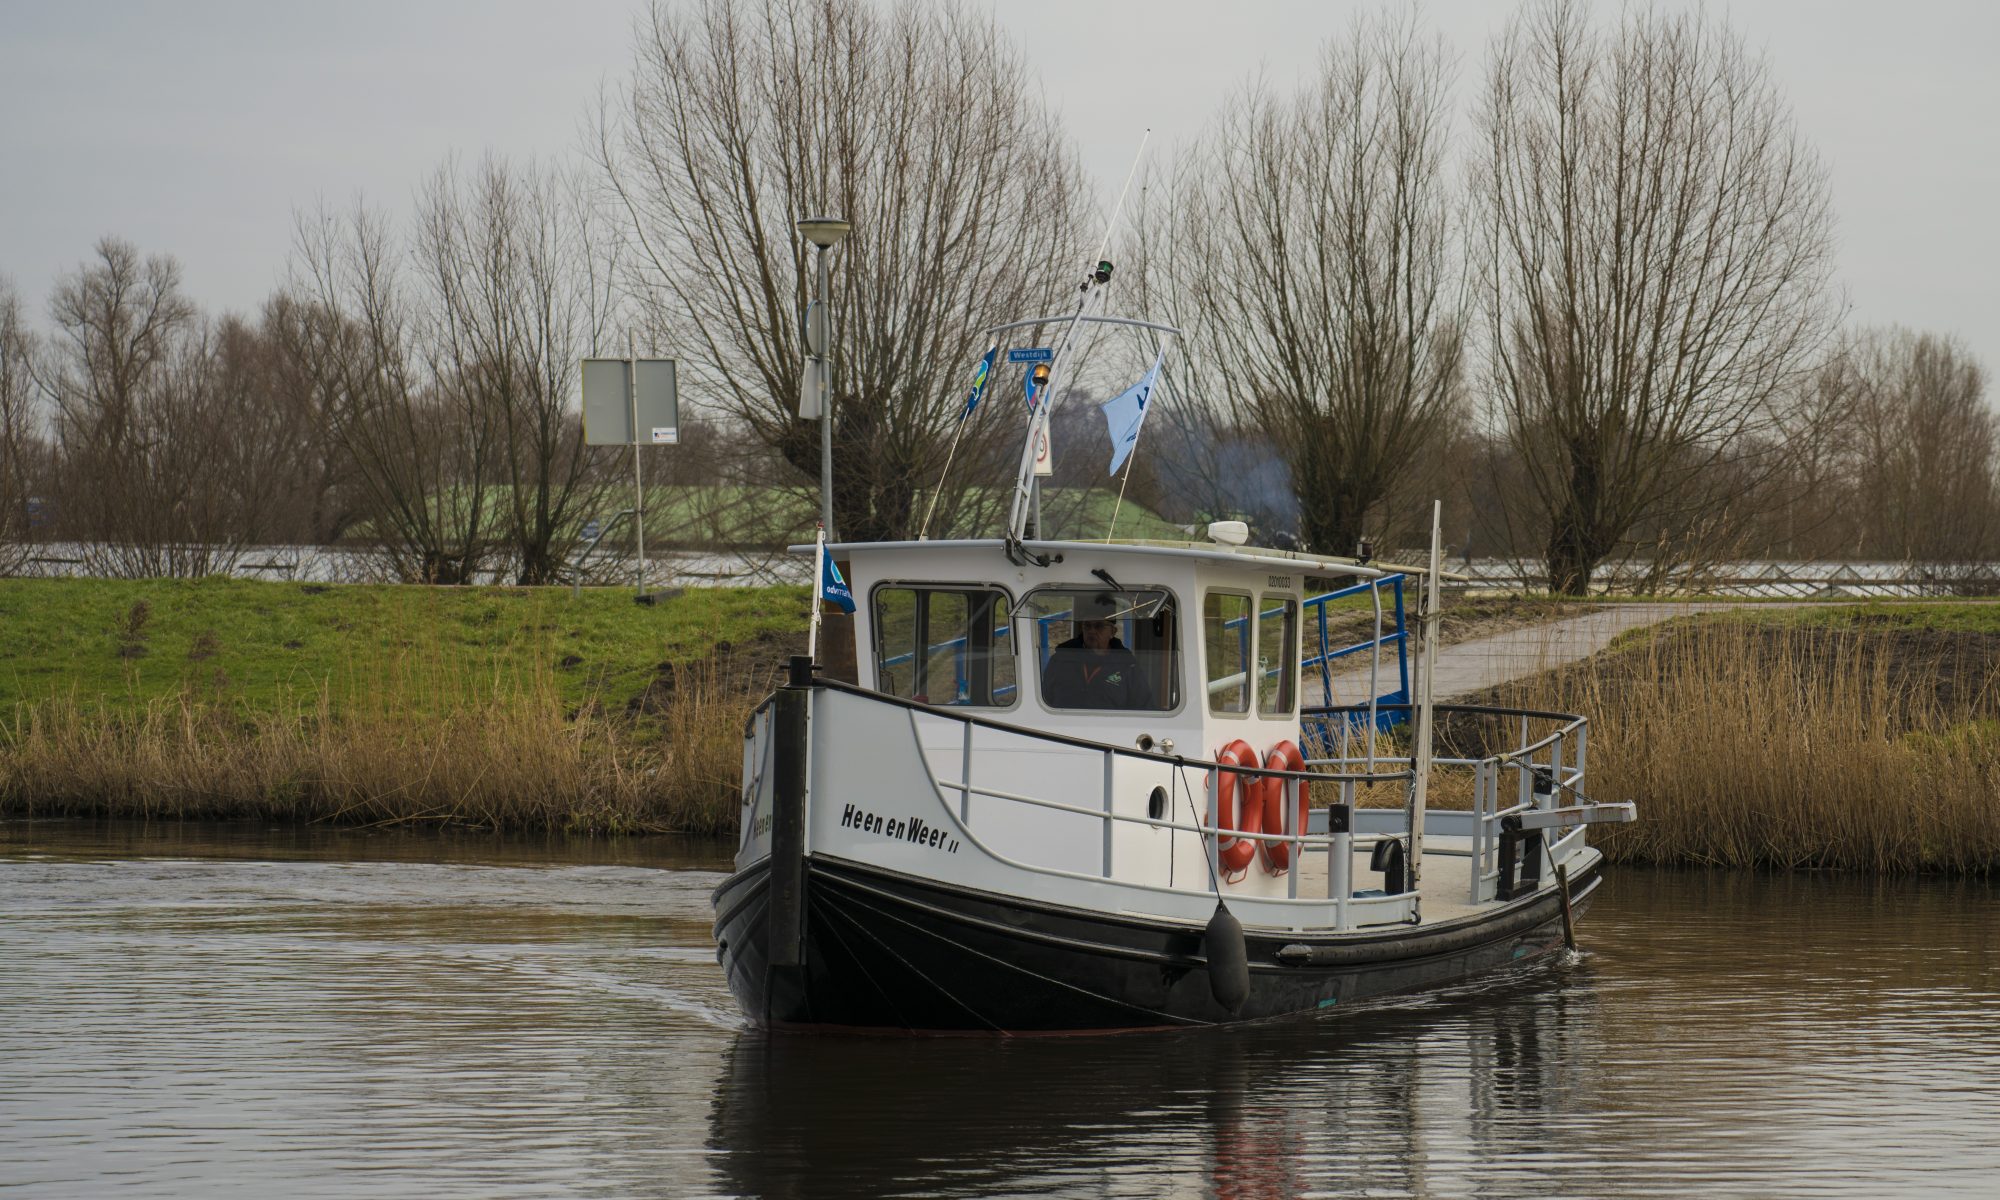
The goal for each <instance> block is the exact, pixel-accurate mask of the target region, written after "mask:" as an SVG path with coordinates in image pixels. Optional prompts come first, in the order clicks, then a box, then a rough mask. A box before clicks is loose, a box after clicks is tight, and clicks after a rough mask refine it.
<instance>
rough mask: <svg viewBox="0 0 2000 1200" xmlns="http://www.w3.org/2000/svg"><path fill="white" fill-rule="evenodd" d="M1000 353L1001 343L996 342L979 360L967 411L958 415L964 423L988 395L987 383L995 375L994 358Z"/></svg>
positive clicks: (973, 377) (967, 403)
mask: <svg viewBox="0 0 2000 1200" xmlns="http://www.w3.org/2000/svg"><path fill="white" fill-rule="evenodd" d="M998 353H1000V343H999V342H994V343H993V344H992V345H991V346H988V347H987V348H986V357H985V358H982V359H980V360H979V366H978V368H977V369H976V370H974V371H973V372H972V391H971V392H970V393H969V394H967V396H966V397H965V411H964V412H962V413H960V414H958V419H959V420H961V421H963V420H965V419H966V418H967V417H969V416H971V415H972V410H973V409H975V408H978V407H979V401H980V398H981V397H983V396H985V395H986V381H987V380H988V379H989V378H991V377H992V375H993V356H994V355H996V354H998Z"/></svg>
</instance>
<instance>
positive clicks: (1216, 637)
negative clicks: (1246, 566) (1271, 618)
mask: <svg viewBox="0 0 2000 1200" xmlns="http://www.w3.org/2000/svg"><path fill="white" fill-rule="evenodd" d="M1256 632H1257V631H1256V629H1255V627H1254V626H1252V624H1251V622H1250V597H1248V596H1239V595H1237V594H1236V593H1234V592H1210V593H1209V594H1208V595H1207V596H1206V597H1204V598H1203V599H1202V602H1201V636H1202V648H1203V649H1204V650H1206V651H1207V652H1208V653H1207V659H1208V711H1210V712H1212V713H1247V712H1249V711H1250V642H1251V639H1252V638H1253V637H1254V636H1255V635H1256Z"/></svg>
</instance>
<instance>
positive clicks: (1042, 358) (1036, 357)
mask: <svg viewBox="0 0 2000 1200" xmlns="http://www.w3.org/2000/svg"><path fill="white" fill-rule="evenodd" d="M1055 356H1056V352H1055V351H1054V350H1051V349H1049V348H1048V347H1047V346H1024V347H1022V348H1021V349H1019V350H1009V351H1008V352H1007V361H1008V362H1010V363H1016V362H1048V361H1049V360H1051V359H1053V358H1054V357H1055Z"/></svg>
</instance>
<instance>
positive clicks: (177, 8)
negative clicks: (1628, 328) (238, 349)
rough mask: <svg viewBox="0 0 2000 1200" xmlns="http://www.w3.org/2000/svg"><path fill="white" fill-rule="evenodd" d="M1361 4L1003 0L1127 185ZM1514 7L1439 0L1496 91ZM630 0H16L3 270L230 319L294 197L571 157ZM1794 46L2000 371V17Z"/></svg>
mask: <svg viewBox="0 0 2000 1200" xmlns="http://www.w3.org/2000/svg"><path fill="white" fill-rule="evenodd" d="M1357 7H1359V6H1358V5H1357V4H1355V3H1333V2H1318V3H1312V2H1305V0H1293V2H1270V3H1266V2H1262V0H1233V2H1231V3H1225V4H1216V3H1213V2H1212V0H1203V2H1199V3H1196V2H1192V0H1004V2H1000V3H996V4H994V5H993V10H994V12H995V13H996V14H997V16H998V18H999V20H1000V21H1001V23H1002V24H1003V25H1005V26H1006V27H1007V28H1008V29H1009V30H1011V31H1012V32H1013V33H1014V35H1015V36H1016V37H1017V38H1019V39H1021V40H1022V42H1023V43H1024V44H1025V45H1027V46H1028V47H1029V50H1030V52H1031V54H1032V56H1033V58H1034V60H1035V62H1036V64H1037V67H1038V69H1039V71H1040V74H1041V76H1042V80H1043V84H1044V87H1045V88H1046V90H1047V93H1048V95H1049V98H1050V99H1051V100H1052V101H1053V102H1054V103H1055V104H1056V105H1058V106H1059V107H1060V108H1061V109H1062V111H1063V113H1064V116H1065V118H1066V121H1067V124H1068V126H1069V129H1070V131H1071V133H1072V134H1073V135H1074V136H1075V137H1076V138H1077V140H1078V142H1079V144H1080V145H1081V147H1082V149H1083V153H1084V156H1085V162H1086V164H1087V165H1088V166H1089V168H1090V169H1091V170H1092V171H1093V172H1095V174H1096V176H1097V182H1098V185H1099V188H1100V190H1101V191H1103V192H1104V193H1105V194H1106V195H1107V197H1108V196H1110V195H1115V193H1116V191H1117V188H1118V186H1119V184H1120V183H1121V182H1122V181H1123V179H1124V176H1125V171H1126V169H1127V167H1128V166H1129V164H1130V160H1131V156H1132V152H1133V149H1134V148H1135V147H1136V145H1137V144H1138V140H1139V135H1140V131H1141V130H1142V129H1143V128H1144V127H1145V126H1147V125H1151V126H1152V127H1153V130H1154V151H1153V152H1154V153H1155V154H1167V153H1171V150H1172V146H1173V144H1174V143H1175V142H1176V141H1177V140H1180V139H1184V138H1187V137H1190V136H1192V135H1194V134H1196V133H1198V132H1199V130H1200V128H1201V126H1202V125H1203V123H1204V122H1205V121H1206V120H1207V119H1208V116H1209V114H1210V113H1211V112H1212V111H1213V109H1214V107H1215V105H1216V104H1217V103H1218V101H1219V100H1220V99H1221V98H1222V97H1223V96H1224V95H1225V94H1226V93H1227V92H1228V91H1229V90H1230V89H1232V88H1234V87H1237V86H1239V85H1240V84H1241V83H1242V82H1243V81H1244V80H1245V79H1246V78H1247V77H1248V76H1249V75H1250V74H1251V73H1252V72H1255V71H1258V70H1260V69H1261V70H1262V71H1263V72H1264V73H1265V74H1266V75H1267V76H1268V77H1269V78H1270V79H1272V80H1273V81H1274V82H1281V83H1282V82H1289V81H1291V80H1293V79H1295V78H1296V77H1297V76H1298V75H1299V74H1300V72H1302V71H1304V70H1307V69H1309V68H1310V66H1311V64H1312V62H1313V59H1314V57H1315V55H1316V54H1317V52H1318V47H1319V44H1320V43H1321V42H1322V41H1323V40H1324V39H1325V37H1326V36H1327V35H1328V34H1330V33H1333V32H1335V31H1337V30H1339V29H1341V28H1344V26H1345V23H1346V21H1347V20H1348V18H1349V16H1350V15H1351V14H1352V13H1353V12H1354V11H1356V9H1357ZM1511 9H1512V5H1511V4H1507V3H1485V2H1475V0H1450V2H1445V0H1433V2H1432V3H1429V4H1427V5H1426V6H1425V13H1426V16H1427V19H1428V21H1429V23H1430V24H1432V25H1433V26H1435V27H1436V28H1437V29H1439V30H1440V31H1442V32H1443V33H1444V34H1445V35H1446V36H1447V37H1448V38H1450V39H1451V41H1452V42H1453V43H1454V44H1455V46H1456V47H1457V49H1458V52H1459V54H1460V56H1461V64H1460V65H1461V75H1460V83H1459V94H1460V97H1461V99H1465V98H1469V97H1470V96H1471V95H1472V94H1473V92H1474V91H1475V89H1476V86H1477V75H1478V71H1479V70H1480V67H1481V63H1482V62H1483V59H1484V55H1485V43H1486V39H1487V37H1488V35H1489V34H1490V33H1491V31H1492V30H1493V29H1494V28H1495V27H1497V26H1498V25H1499V24H1500V23H1501V22H1502V21H1503V20H1504V18H1505V17H1506V15H1507V13H1508V12H1510V11H1511ZM638 10H639V6H638V4H637V3H636V2H632V0H569V2H567V3H564V4H560V5H555V4H548V3H532V2H529V0H491V2H486V3H470V2H465V0H451V2H444V0H400V2H387V3H385V2H383V0H360V2H357V0H344V2H342V3H337V4H314V5H304V4H273V3H269V2H265V3H251V2H243V0H180V2H176V3H171V4H169V3H143V4H141V3H133V4H122V5H113V4H77V3H60V4H59V3H50V2H45V0H0V114H5V115H4V118H0V274H5V275H8V276H11V277H12V279H13V280H14V282H15V284H16V285H17V286H18V287H19V288H20V289H21V291H22V292H23V293H24V297H25V299H26V300H27V301H28V302H29V304H30V305H31V306H32V307H33V308H34V309H35V310H36V311H37V312H40V311H41V308H42V306H43V304H44V302H45V300H46V297H47V295H48V291H49V288H50V285H51V284H52V283H53V281H54V280H55V278H56V277H57V275H58V274H59V273H61V272H62V271H64V270H67V269H70V268H73V267H74V266H75V264H76V263H77V262H78V261H79V260H81V259H82V258H83V257H84V256H85V255H86V254H88V252H89V249H90V246H91V243H92V242H93V241H94V240H95V239H96V238H97V237H99V236H101V235H103V234H106V233H116V234H119V235H121V236H123V237H126V238H129V239H131V240H132V241H134V242H136V243H138V245H139V246H140V247H141V248H142V249H144V250H146V251H164V252H169V253H172V254H174V255H176V256H178V257H179V258H180V260H181V262H182V265H183V267H184V270H185V278H186V282H187V287H188V290H189V291H190V292H191V293H192V295H193V296H194V297H195V298H196V299H197V300H198V301H200V302H201V303H202V304H204V305H205V306H207V307H210V308H214V309H223V308H228V309H236V310H239V311H250V310H254V309H255V307H256V306H257V305H258V303H259V302H260V301H261V300H262V299H263V297H264V296H265V295H266V294H268V293H269V291H270V290H271V288H272V286H273V285H274V284H275V283H276V282H277V280H278V277H279V274H280V272H281V270H282V266H283V263H284V260H285V257H286V254H287V252H288V248H289V243H290V235H291V213H292V210H293V209H294V208H295V207H299V206H306V205H311V204H312V203H314V202H315V201H316V200H317V199H318V198H320V197H322V196H323V197H325V198H327V199H329V200H332V201H335V202H345V201H346V200H348V199H350V198H352V197H353V196H354V195H356V194H357V193H358V194H363V195H366V196H367V197H368V198H370V199H371V200H374V201H377V202H381V203H384V204H387V205H389V206H390V207H392V208H395V209H401V208H403V207H404V205H405V202H406V200H407V198H408V196H409V194H410V190H411V188H412V186H413V185H414V184H415V183H416V182H417V181H418V180H419V179H420V178H421V177H422V176H423V175H424V174H425V173H426V172H428V171H429V170H431V169H432V168H433V167H435V166H436V165H437V163H438V162H439V161H440V159H442V158H443V157H444V156H445V155H446V154H447V153H450V152H453V151H457V152H459V153H462V154H466V155H471V156H476V155H477V154H479V153H481V152H483V151H485V150H488V149H492V150H495V151H499V152H502V153H506V154H510V155H523V156H525V155H543V156H555V155H561V154H565V153H568V152H569V151H571V150H572V149H573V148H574V146H575V145H576V142H577V130H578V127H579V123H580V120H581V118H582V116H583V113H584V111H585V109H586V107H587V106H588V104H589V101H590V99H591V97H592V96H593V95H594V94H595V93H596V91H597V88H598V86H599V83H600V81H601V80H603V79H605V78H607V77H610V76H615V75H616V74H617V73H618V72H619V71H621V70H622V68H623V65H624V62H625V59H626V57H627V55H628V53H629V47H630V37H629V29H630V25H631V21H632V19H633V16H634V14H635V13H636V12H637V11H638ZM1720 11H1726V12H1727V14H1728V17H1729V19H1730V20H1731V22H1732V23H1734V24H1735V25H1736V26H1737V27H1738V28H1739V29H1741V30H1742V31H1743V32H1744V33H1745V34H1746V35H1747V36H1748V37H1749V39H1750V41H1751V42H1752V43H1753V44H1754V45H1757V46H1760V47H1762V48H1763V49H1764V50H1765V51H1766V52H1767V53H1768V54H1769V56H1770V58H1771V60H1772V63H1773V67H1774V70H1775V72H1776V75H1777V77H1778V79H1779V80H1780V82H1781V84H1782V85H1783V87H1784V88H1785V90H1786V92H1787V94H1788V95H1789V97H1790V99H1791V101H1792V103H1793V105H1794V106H1795V110H1796V113H1797V116H1798V120H1799V123H1800V125H1801V126H1802V128H1803V129H1804V131H1805V133H1806V134H1807V136H1808V137H1809V138H1811V139H1812V141H1813V142H1814V143H1815V144H1816V145H1817V146H1818V147H1819V149H1820V150H1821V151H1822V153H1824V154H1825V155H1826V157H1827V159H1828V161H1829V163H1830V164H1831V166H1832V169H1833V182H1834V204H1835V208H1836V211H1837V212H1838V214H1839V218H1840V244H1841V250H1840V264H1841V283H1842V284H1843V286H1844V287H1845V289H1846V291H1847V295H1848V299H1849V300H1850V302H1851V304H1852V307H1853V316H1854V318H1855V319H1856V320H1858V321H1864V322H1882V323H1887V322H1899V323H1902V324H1905V325H1910V326H1914V327H1917V328H1922V329H1930V330H1939V331H1947V332H1955V333H1958V334H1959V335H1961V336H1963V337H1964V338H1965V339H1966V341H1967V342H1968V343H1970V344H1971V345H1972V347H1973V348H1974V350H1975V351H1976V352H1977V353H1978V354H1979V355H1980V356H1981V357H1982V358H1983V359H1984V360H1985V361H1986V362H1987V364H1988V365H1989V367H1994V368H2000V298H1997V297H2000V290H1996V287H1995V284H1994V276H1995V275H1996V273H2000V221H1996V220H1995V218H1994V216H1993V210H1994V209H1995V208H1996V207H2000V205H1996V199H1995V198H1996V197H2000V133H1996V132H1995V128H1994V126H1995V122H1996V120H2000V71H1996V70H1995V69H1994V67H1993V65H1992V62H1991V59H1992V56H1993V53H1994V51H1995V49H1996V48H2000V6H1995V5H1991V4H1988V3H1973V2H1970V0H1956V2H1947V0H1910V2H1905V3H1901V4H1897V5H1894V6H1889V5H1882V4H1864V3H1824V2H1823V3H1813V2H1809V0H1758V2H1756V3H1741V4H1737V5H1735V6H1732V7H1729V8H1727V9H1726V10H1720Z"/></svg>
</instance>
